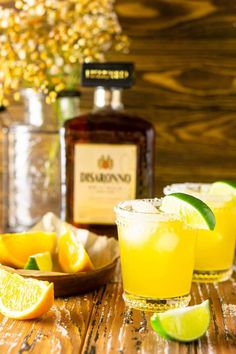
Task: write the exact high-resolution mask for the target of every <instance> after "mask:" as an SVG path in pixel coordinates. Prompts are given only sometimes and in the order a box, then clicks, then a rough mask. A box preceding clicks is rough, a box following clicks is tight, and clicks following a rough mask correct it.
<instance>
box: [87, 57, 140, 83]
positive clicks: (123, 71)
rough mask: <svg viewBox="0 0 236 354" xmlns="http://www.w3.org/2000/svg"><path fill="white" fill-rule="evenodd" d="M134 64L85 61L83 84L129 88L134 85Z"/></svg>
mask: <svg viewBox="0 0 236 354" xmlns="http://www.w3.org/2000/svg"><path fill="white" fill-rule="evenodd" d="M133 80H134V64H133V63H127V62H125V63H124V62H118V63H113V62H112V63H111V62H107V63H84V64H83V65H82V70H81V85H82V86H92V87H94V86H96V87H98V86H102V87H110V88H115V87H117V88H129V87H131V86H132V85H133Z"/></svg>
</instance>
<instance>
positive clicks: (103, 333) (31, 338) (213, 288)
mask: <svg viewBox="0 0 236 354" xmlns="http://www.w3.org/2000/svg"><path fill="white" fill-rule="evenodd" d="M191 295H192V300H191V304H199V303H201V302H202V301H204V300H205V299H210V300H211V323H210V327H209V329H208V331H207V333H206V335H204V336H203V337H202V338H201V339H200V340H197V341H194V342H192V343H189V344H180V343H178V342H175V341H169V340H165V339H162V338H160V337H159V336H158V335H157V334H156V333H155V332H154V331H153V330H152V329H151V326H150V316H151V313H148V312H146V313H145V312H142V311H138V310H131V309H129V308H126V307H125V304H124V301H123V299H122V283H121V280H120V267H119V263H118V265H117V270H116V273H115V275H114V277H113V279H112V280H111V281H110V282H109V283H108V284H107V285H105V286H103V287H101V288H100V289H97V290H96V291H94V292H91V293H88V294H85V295H80V296H73V297H69V298H57V299H56V300H55V304H54V305H53V307H52V309H51V310H50V311H49V312H48V313H47V314H45V315H44V316H43V317H42V318H40V319H38V320H30V321H17V320H12V319H8V318H6V317H3V316H0V353H4V354H5V353H19V354H23V353H35V354H36V353H39V354H56V353H57V354H59V353H60V354H72V353H74V354H77V353H83V354H95V353H96V354H99V353H101V354H106V353H107V354H111V353H120V354H121V353H122V354H135V353H143V354H144V353H145V354H154V353H160V354H163V353H170V354H172V353H181V354H182V353H194V354H196V353H199V354H200V353H201V354H208V353H209V354H214V353H217V354H218V353H221V354H229V353H232V354H233V353H236V275H235V272H234V274H233V277H232V278H231V279H230V280H228V281H226V282H222V283H218V284H217V283H215V284H193V285H192V290H191Z"/></svg>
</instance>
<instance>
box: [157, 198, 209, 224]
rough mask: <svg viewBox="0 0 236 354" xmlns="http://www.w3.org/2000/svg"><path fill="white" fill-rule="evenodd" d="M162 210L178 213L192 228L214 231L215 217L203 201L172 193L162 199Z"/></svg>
mask: <svg viewBox="0 0 236 354" xmlns="http://www.w3.org/2000/svg"><path fill="white" fill-rule="evenodd" d="M160 209H161V210H162V211H165V212H169V213H174V214H175V213H178V214H179V215H180V216H181V217H183V220H184V221H185V222H186V223H187V224H188V225H190V226H192V227H194V228H199V229H206V230H214V228H215V223H216V221H215V216H214V214H213V212H212V210H211V209H210V208H209V206H208V205H207V204H205V203H204V202H203V201H202V200H200V199H198V198H196V197H194V196H192V195H189V194H186V193H171V194H168V195H166V196H165V197H164V198H163V199H162V203H161V207H160Z"/></svg>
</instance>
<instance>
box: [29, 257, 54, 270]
mask: <svg viewBox="0 0 236 354" xmlns="http://www.w3.org/2000/svg"><path fill="white" fill-rule="evenodd" d="M24 269H33V270H44V271H48V272H50V271H51V270H52V258H51V254H50V252H42V253H37V254H34V255H32V256H30V257H29V258H28V261H27V263H26V264H25V266H24Z"/></svg>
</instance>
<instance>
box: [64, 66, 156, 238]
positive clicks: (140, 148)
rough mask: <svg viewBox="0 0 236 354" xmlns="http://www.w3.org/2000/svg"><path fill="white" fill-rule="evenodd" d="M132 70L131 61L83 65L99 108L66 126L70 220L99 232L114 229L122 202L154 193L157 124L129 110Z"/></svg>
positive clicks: (108, 231) (96, 106) (68, 121)
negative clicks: (126, 99)
mask: <svg viewBox="0 0 236 354" xmlns="http://www.w3.org/2000/svg"><path fill="white" fill-rule="evenodd" d="M133 69H134V68H133V64H132V63H89V64H84V65H83V67H82V78H81V81H82V85H84V86H95V87H96V90H95V97H94V110H93V111H92V112H90V113H88V114H85V115H80V116H79V117H76V118H73V119H70V120H67V121H66V123H65V125H64V133H63V135H64V137H63V142H64V144H65V146H64V148H65V150H64V151H65V158H66V220H67V221H68V222H69V223H72V224H74V225H75V226H78V227H86V228H89V229H90V230H92V231H96V232H98V233H103V232H105V233H106V234H109V233H110V234H112V233H113V231H114V232H115V227H114V221H115V215H114V210H113V209H114V206H115V205H116V204H117V203H118V202H119V201H121V200H126V199H133V198H148V197H151V196H152V195H153V179H154V178H153V151H154V135H155V134H154V128H153V126H152V125H151V124H150V123H149V122H147V121H145V120H143V119H141V118H137V117H133V116H130V115H128V114H126V113H125V111H124V108H123V104H122V101H121V90H122V88H128V87H130V86H131V85H132V81H133ZM109 226H110V227H109Z"/></svg>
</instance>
